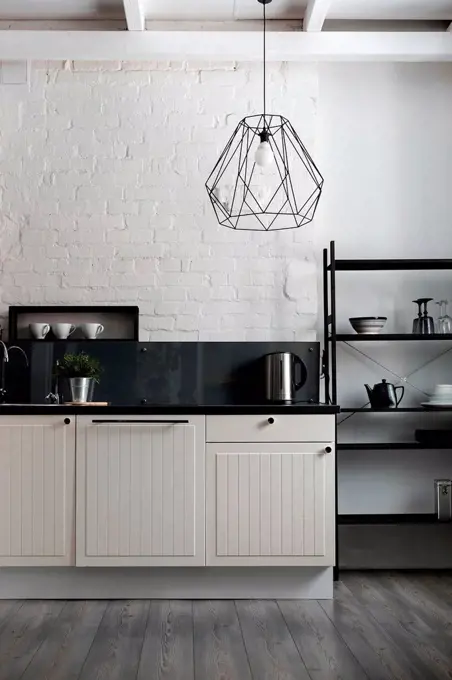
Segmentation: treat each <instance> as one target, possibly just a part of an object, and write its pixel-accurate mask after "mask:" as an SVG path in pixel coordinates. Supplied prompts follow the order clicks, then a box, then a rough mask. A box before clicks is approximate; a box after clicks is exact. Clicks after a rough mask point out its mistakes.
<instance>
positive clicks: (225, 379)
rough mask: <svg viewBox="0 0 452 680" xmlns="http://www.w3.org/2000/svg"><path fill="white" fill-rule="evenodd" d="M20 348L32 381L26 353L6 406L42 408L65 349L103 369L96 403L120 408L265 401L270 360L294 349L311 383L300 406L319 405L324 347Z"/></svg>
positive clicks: (15, 362) (14, 363)
mask: <svg viewBox="0 0 452 680" xmlns="http://www.w3.org/2000/svg"><path fill="white" fill-rule="evenodd" d="M18 344H20V346H21V347H22V348H23V349H24V350H25V351H26V353H27V355H28V356H29V358H30V371H29V377H27V373H26V372H25V371H24V368H23V363H22V362H23V360H22V357H21V356H19V353H16V354H15V355H12V357H11V362H10V364H9V366H8V372H7V376H6V377H7V390H8V394H7V397H6V401H8V402H31V403H43V402H44V399H45V396H46V395H47V394H48V393H49V392H50V391H53V389H54V382H53V378H52V369H53V366H54V365H55V362H56V361H57V360H58V359H62V357H63V355H64V354H65V353H66V352H80V351H82V350H83V351H86V352H87V353H89V354H90V355H92V356H96V357H97V358H98V359H99V360H100V362H101V365H102V367H103V374H102V379H101V382H100V384H99V385H97V386H96V389H95V392H94V400H95V401H109V402H111V403H112V404H117V405H135V404H140V403H143V400H146V403H148V404H162V405H163V404H174V405H176V404H181V405H183V404H187V405H190V404H215V405H216V404H261V403H265V383H264V361H263V357H264V356H265V354H269V353H271V352H293V353H294V354H297V355H298V356H299V357H300V358H301V359H302V360H303V361H304V363H305V365H306V368H307V373H308V378H307V381H306V383H305V385H304V386H303V387H302V388H301V389H300V390H299V391H298V392H297V396H296V400H297V401H300V402H310V401H311V402H314V403H316V402H318V400H319V366H320V356H319V355H320V346H319V343H317V342H311V343H308V342H131V341H119V340H118V341H111V342H107V341H102V342H96V341H92V342H76V341H67V342H63V341H59V342H55V343H52V342H45V341H44V342H36V341H35V342H31V341H21V342H19V343H18Z"/></svg>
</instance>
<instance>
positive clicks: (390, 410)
mask: <svg viewBox="0 0 452 680" xmlns="http://www.w3.org/2000/svg"><path fill="white" fill-rule="evenodd" d="M451 411H452V406H451V408H442V409H429V408H423V407H422V406H418V407H414V408H368V407H365V408H342V407H341V413H450V412H451Z"/></svg>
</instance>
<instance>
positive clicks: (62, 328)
mask: <svg viewBox="0 0 452 680" xmlns="http://www.w3.org/2000/svg"><path fill="white" fill-rule="evenodd" d="M75 328H76V327H75V326H74V325H73V324H71V323H53V324H52V331H53V334H54V336H55V337H56V338H57V339H58V340H66V338H67V337H68V336H69V335H71V333H73V332H74V331H75Z"/></svg>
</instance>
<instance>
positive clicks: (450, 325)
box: [438, 300, 452, 335]
mask: <svg viewBox="0 0 452 680" xmlns="http://www.w3.org/2000/svg"><path fill="white" fill-rule="evenodd" d="M440 304H441V308H442V309H443V306H444V313H443V315H442V316H441V319H438V321H441V323H440V324H439V328H438V331H439V332H440V333H441V334H442V335H448V334H449V333H452V318H451V317H450V316H449V315H448V313H447V305H448V304H449V301H448V300H441V301H440Z"/></svg>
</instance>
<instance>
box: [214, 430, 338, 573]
mask: <svg viewBox="0 0 452 680" xmlns="http://www.w3.org/2000/svg"><path fill="white" fill-rule="evenodd" d="M206 455H207V463H206V465H207V479H206V487H207V490H206V494H207V499H206V518H207V564H208V565H217V566H282V565H287V566H290V565H292V566H294V565H301V566H331V565H334V559H335V543H334V541H335V536H334V513H335V484H334V470H335V464H334V455H335V453H334V444H333V443H331V442H327V443H323V444H318V443H316V444H287V443H285V444H208V446H207V454H206Z"/></svg>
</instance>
